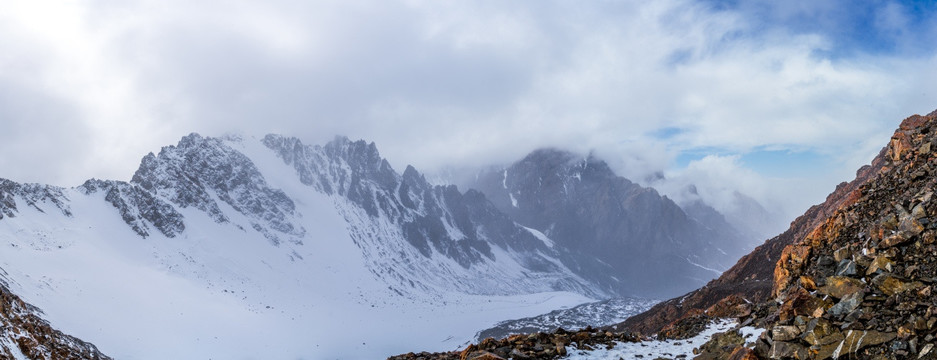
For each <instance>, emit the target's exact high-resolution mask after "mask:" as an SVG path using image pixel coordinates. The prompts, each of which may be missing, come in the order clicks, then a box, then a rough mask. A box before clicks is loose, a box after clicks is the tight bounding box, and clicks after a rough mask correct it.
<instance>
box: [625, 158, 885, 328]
mask: <svg viewBox="0 0 937 360" xmlns="http://www.w3.org/2000/svg"><path fill="white" fill-rule="evenodd" d="M886 150H887V149H882V151H881V152H880V154H879V155H878V156H877V157H876V158H875V159H874V160H873V161H872V163H871V165H866V166H864V167H862V168H861V169H859V170H858V171H857V172H856V178H855V179H854V180H852V181H850V182H848V183H847V182H844V183H841V184H839V185H838V186H837V187H836V189H835V190H834V191H833V192H832V193H831V194H830V195H829V196H827V198H826V201H824V202H823V203H822V204H819V205H814V206H812V207H810V209H808V210H807V212H805V213H804V214H803V215H801V216H799V217H798V218H797V219H795V220H794V221H793V222H791V226H790V228H788V229H787V230H786V231H784V232H783V233H781V234H780V235H778V236H775V237H773V238H771V239H768V240H767V241H765V243H764V244H762V245H760V246H758V247H756V248H755V249H754V250H753V251H752V252H751V253H749V254H747V255H745V256H743V257H742V258H741V259H739V260H738V262H737V263H736V264H735V265H734V266H732V268H730V269H729V270H727V271H726V272H724V273H723V274H722V275H721V276H720V277H719V278H717V279H715V280H712V281H710V282H709V283H707V284H706V285H705V286H703V287H701V288H699V289H697V290H694V291H691V292H689V293H687V294H685V295H683V296H680V297H677V298H673V299H670V300H667V301H664V302H661V303H659V304H657V305H655V306H654V307H652V308H651V309H650V310H648V311H647V312H644V313H642V314H639V315H637V316H634V317H631V318H629V319H628V320H626V321H624V322H623V323H621V324H619V325H617V326H616V328H618V329H628V330H630V331H637V332H641V333H645V334H653V333H657V332H658V331H660V330H661V329H663V328H664V327H666V326H668V325H670V324H673V323H674V322H676V321H677V320H679V319H681V318H684V317H686V316H692V315H696V314H700V313H703V312H704V311H705V310H707V309H709V308H710V307H712V306H714V305H716V304H717V303H718V302H719V301H721V300H723V299H726V298H731V297H737V298H742V299H745V300H747V301H750V302H753V303H759V302H762V301H765V300H767V299H768V298H769V297H770V296H771V291H772V287H773V276H774V269H775V264H776V263H777V262H778V260H780V259H781V252H782V251H783V250H784V248H785V247H786V246H788V245H790V244H793V243H794V242H796V241H798V240H800V239H803V238H804V237H805V236H807V234H808V233H810V232H811V231H812V230H813V229H814V228H816V227H817V226H818V225H820V224H821V223H822V222H823V221H824V220H825V219H826V218H828V217H829V216H830V215H832V214H833V213H834V212H835V211H836V210H837V209H839V208H840V207H842V206H844V205H845V204H849V203H851V202H853V201H855V200H856V195H855V191H856V190H857V189H859V188H860V187H861V186H863V185H865V184H866V183H868V182H869V181H870V180H871V179H872V178H873V176H875V175H877V174H878V173H879V172H880V171H881V169H882V167H883V166H884V165H885V163H886V160H887V159H886Z"/></svg>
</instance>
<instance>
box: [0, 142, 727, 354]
mask: <svg viewBox="0 0 937 360" xmlns="http://www.w3.org/2000/svg"><path fill="white" fill-rule="evenodd" d="M469 186H470V188H467V190H464V191H463V190H460V189H459V188H458V187H457V186H455V185H434V184H431V183H430V182H429V181H427V180H426V177H425V176H424V175H423V174H421V173H420V172H419V171H417V170H416V169H415V168H413V167H407V168H406V169H405V170H404V171H403V172H402V173H398V172H396V171H395V170H394V169H393V168H392V167H391V166H390V164H389V162H388V161H387V160H386V159H384V158H382V157H381V155H380V154H379V152H378V150H377V147H376V145H375V144H373V143H366V142H364V141H351V140H349V139H347V138H343V137H338V138H336V139H335V140H333V141H331V142H329V143H327V144H325V145H323V146H319V145H307V144H303V143H302V142H301V140H299V139H296V138H290V137H285V136H280V135H268V136H265V137H263V138H242V137H237V136H227V137H221V138H213V137H203V136H201V135H198V134H191V135H188V136H185V137H184V138H182V139H181V140H180V141H179V142H178V144H176V145H173V146H166V147H163V148H162V149H161V150H160V151H159V152H158V153H155V154H154V153H150V154H148V155H146V156H144V157H143V159H142V161H141V164H140V166H139V168H138V170H137V171H136V172H135V173H134V174H133V176H132V178H131V179H130V181H116V180H98V179H91V180H88V181H86V182H85V183H83V184H81V185H80V186H77V187H74V188H62V187H56V186H49V185H40V184H20V183H16V182H13V181H10V180H0V244H4V245H3V246H8V249H7V250H6V251H4V252H2V253H0V268H2V269H4V270H5V272H4V273H3V274H2V276H0V279H2V280H3V281H4V282H5V284H6V285H7V288H5V290H9V291H7V292H9V293H10V296H17V295H18V296H19V297H21V298H22V299H23V300H24V301H22V304H24V305H20V307H22V308H23V309H26V310H27V311H26V312H27V314H28V315H29V316H33V317H35V318H36V319H39V320H41V319H48V320H49V321H50V322H51V324H52V326H54V327H56V328H58V329H61V330H63V331H64V332H65V333H68V334H73V335H76V336H78V337H80V338H82V339H83V340H87V341H90V342H92V343H94V344H96V345H97V346H100V347H101V349H103V350H102V351H103V352H104V353H107V354H108V355H111V356H114V357H116V358H167V357H175V358H178V357H199V356H202V357H209V356H211V357H232V356H248V357H265V356H266V357H269V356H272V357H295V356H297V355H299V356H313V357H323V356H325V357H330V356H331V357H336V356H341V355H343V354H346V355H347V354H349V353H353V354H359V356H362V357H371V356H381V355H382V356H386V355H389V354H392V353H394V352H395V351H400V350H403V349H405V348H407V347H412V346H414V345H418V346H422V345H420V344H413V343H407V342H406V339H409V338H412V337H411V336H407V335H406V334H392V335H387V333H388V332H389V330H388V329H389V328H392V327H393V326H396V325H395V324H400V323H403V322H407V323H411V324H412V325H413V326H415V327H416V328H421V327H422V329H424V330H423V331H424V332H425V333H427V334H429V335H427V337H428V340H426V341H427V342H426V343H425V346H428V347H436V348H439V347H449V346H456V345H458V344H460V343H461V342H463V341H466V340H470V339H471V338H472V336H473V335H474V332H475V331H478V330H480V329H483V328H486V327H489V326H491V325H493V324H494V323H496V322H498V321H501V320H504V319H508V318H516V317H523V316H533V315H537V314H540V313H543V312H546V311H549V310H553V309H556V308H559V307H561V306H571V305H576V304H580V303H583V302H585V301H587V300H588V299H608V298H612V297H616V296H623V295H638V296H644V297H648V296H667V295H673V294H676V293H680V292H682V291H686V290H688V289H691V288H693V287H695V286H699V285H701V284H703V283H705V281H707V280H708V279H711V278H713V277H715V276H717V275H718V274H719V273H720V271H721V270H723V269H726V268H727V267H728V264H731V261H732V260H733V258H734V256H735V255H734V254H737V253H738V251H739V249H741V248H742V246H743V244H744V239H742V237H741V236H740V235H739V232H738V231H736V230H734V229H733V228H732V227H731V226H730V225H728V223H726V222H725V221H724V219H723V218H721V216H719V215H718V214H717V213H715V211H714V210H711V208H709V209H707V208H706V207H705V205H700V207H701V208H702V210H703V211H702V212H708V213H709V214H710V215H712V216H709V217H707V218H705V219H707V220H705V221H704V220H702V219H703V218H701V217H692V216H690V215H688V214H687V212H685V211H684V209H682V208H681V207H679V206H677V205H676V204H675V203H674V202H673V201H671V200H670V199H668V198H666V197H664V196H661V195H659V194H658V193H657V192H656V191H654V190H653V189H650V188H645V187H642V186H639V185H637V184H634V183H632V182H630V181H628V180H627V179H624V178H621V177H618V176H616V175H615V174H614V173H613V172H612V171H611V170H610V169H609V167H608V165H607V164H605V163H604V162H603V161H601V160H599V159H596V158H594V157H591V156H586V157H579V156H576V155H574V154H572V153H568V152H564V151H559V150H555V149H545V150H540V151H536V152H534V153H532V154H530V155H529V156H527V157H526V158H524V159H522V160H520V161H518V162H517V163H515V164H513V165H511V166H509V167H506V168H504V169H500V170H498V171H485V172H482V173H480V174H479V175H478V177H477V181H476V182H474V183H472V184H470V185H469ZM697 210H699V209H697ZM695 213H696V214H698V213H700V211H696V212H695ZM7 244H8V245H7ZM13 293H15V294H16V295H13ZM17 299H19V298H17ZM16 301H20V300H16ZM26 304H32V305H26ZM481 311H484V312H485V313H486V314H487V315H486V316H478V315H477V314H478V313H479V312H481ZM131 319H132V320H131ZM39 320H36V321H39ZM42 321H45V320H42ZM258 328H260V329H264V332H263V334H261V335H258V334H257V333H256V331H255V329H258ZM440 328H442V329H444V330H439V329H440ZM65 333H63V332H58V331H57V330H56V332H48V331H47V332H45V333H43V334H53V335H43V336H47V337H49V336H51V337H52V338H53V339H54V341H52V342H51V343H64V344H71V345H73V346H72V348H70V349H71V350H69V351H71V353H72V354H77V355H74V356H75V357H76V358H91V357H102V358H103V357H104V355H101V352H99V351H97V350H96V348H95V347H94V346H93V345H90V344H87V343H84V342H83V341H81V340H77V339H75V338H72V337H70V336H69V335H65ZM430 333H431V334H430ZM27 338H29V336H25V337H24V336H21V335H15V334H14V335H11V334H10V333H7V335H5V337H4V338H3V339H2V340H3V341H0V344H3V346H4V349H6V351H7V352H8V353H15V352H16V351H20V352H22V353H23V354H27V355H28V354H29V352H30V351H38V350H36V348H37V347H38V346H46V345H31V344H35V343H33V342H24V341H25V340H22V339H27ZM310 339H313V340H310ZM369 340H371V341H369ZM47 343H48V342H47ZM14 344H15V346H14ZM24 344H25V345H24ZM38 344H44V343H43V342H38ZM421 344H422V343H421ZM43 349H47V350H48V349H52V348H50V347H48V346H46V347H45V348H43ZM43 351H46V350H43ZM48 351H52V350H48ZM82 354H83V355H82ZM89 354H90V355H89ZM70 356H71V355H70ZM27 357H32V356H27Z"/></svg>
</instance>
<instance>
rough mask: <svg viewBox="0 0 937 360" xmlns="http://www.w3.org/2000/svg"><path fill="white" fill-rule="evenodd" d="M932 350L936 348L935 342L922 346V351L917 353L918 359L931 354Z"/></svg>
mask: <svg viewBox="0 0 937 360" xmlns="http://www.w3.org/2000/svg"><path fill="white" fill-rule="evenodd" d="M931 350H934V344H927V345H924V347H923V348H921V353H919V354H917V357H918V359H920V358H923V357H924V356H926V355H927V354H930V352H931Z"/></svg>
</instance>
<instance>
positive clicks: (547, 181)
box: [467, 149, 750, 297]
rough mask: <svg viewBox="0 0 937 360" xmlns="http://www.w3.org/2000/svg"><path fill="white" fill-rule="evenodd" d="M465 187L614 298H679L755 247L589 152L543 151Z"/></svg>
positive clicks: (699, 210)
mask: <svg viewBox="0 0 937 360" xmlns="http://www.w3.org/2000/svg"><path fill="white" fill-rule="evenodd" d="M467 186H469V187H472V188H475V189H478V190H479V191H481V192H483V193H484V194H485V195H487V196H488V198H489V199H490V200H491V202H492V203H493V204H494V205H495V206H496V207H497V208H498V209H500V210H501V211H503V212H504V213H505V214H508V215H509V216H511V218H512V219H514V220H515V221H517V222H518V223H520V224H522V225H524V226H527V227H530V228H532V229H536V230H538V231H540V232H541V233H543V234H545V235H546V236H548V237H549V238H550V239H552V240H553V241H554V242H555V248H556V249H559V250H560V260H561V261H562V262H563V264H566V265H567V266H568V267H569V268H571V269H573V270H574V271H575V272H576V273H577V274H579V275H580V276H582V277H583V278H586V279H588V280H589V281H591V282H593V283H596V284H600V285H601V286H603V289H606V290H607V291H609V292H614V293H618V294H623V295H635V296H642V297H649V296H651V297H653V296H674V295H677V294H680V293H683V292H685V291H688V290H691V289H693V288H696V287H699V286H701V285H703V284H705V283H706V282H707V281H709V280H710V279H713V278H715V277H717V276H719V274H720V273H721V272H722V271H724V270H725V269H728V268H729V267H730V266H731V265H732V264H734V263H735V261H736V260H737V259H738V257H739V256H741V255H742V254H743V252H744V251H746V250H748V249H747V246H746V245H747V244H748V243H750V239H746V238H745V237H744V236H743V235H742V234H741V233H739V232H738V231H737V230H735V229H734V228H733V227H732V226H731V225H729V224H728V223H727V222H726V221H725V219H724V218H722V215H720V214H718V212H716V211H715V210H713V209H712V208H710V207H708V206H706V205H705V204H698V205H697V207H696V208H695V209H694V210H695V211H693V212H692V213H691V214H688V213H687V212H686V211H684V209H682V208H681V207H680V206H678V205H677V204H676V203H674V202H673V201H671V200H670V199H668V198H667V197H666V196H661V195H660V194H659V193H658V192H657V191H655V190H654V189H651V188H646V187H642V186H640V185H638V184H635V183H633V182H631V181H629V180H627V179H625V178H623V177H620V176H617V175H615V173H614V172H613V171H612V170H611V169H610V168H609V166H608V165H607V164H606V163H605V162H604V161H602V160H600V159H597V158H595V157H593V156H577V155H575V154H572V153H569V152H566V151H561V150H556V149H542V150H538V151H534V152H533V153H531V154H529V155H527V156H526V157H525V158H524V159H521V160H519V161H517V162H516V163H514V164H512V165H510V166H507V167H504V168H497V169H493V170H488V171H484V172H482V173H481V174H479V175H478V176H477V177H476V178H475V179H474V181H473V182H471V183H470V184H468V185H467ZM703 215H705V216H703ZM596 259H598V261H596Z"/></svg>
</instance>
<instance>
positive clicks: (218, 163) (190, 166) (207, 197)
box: [131, 134, 306, 244]
mask: <svg viewBox="0 0 937 360" xmlns="http://www.w3.org/2000/svg"><path fill="white" fill-rule="evenodd" d="M131 182H132V183H134V184H139V186H140V187H141V188H143V189H146V190H148V191H150V192H153V193H154V194H156V195H158V196H160V197H162V198H165V199H168V200H170V201H171V202H172V203H173V204H175V205H177V206H179V207H181V208H187V207H194V208H197V209H199V210H202V211H204V212H206V213H207V214H208V215H209V216H211V218H212V219H213V220H215V222H218V223H226V222H229V221H230V215H228V214H226V213H225V211H223V210H222V204H223V205H227V206H229V207H230V208H231V209H233V210H234V211H235V212H237V213H240V214H243V215H245V216H246V217H247V219H248V224H237V225H236V226H239V227H241V228H244V225H247V226H249V227H250V228H253V229H254V230H256V231H257V232H259V233H261V234H263V235H264V237H266V238H267V239H269V240H270V241H271V242H273V243H274V244H279V243H280V242H281V241H282V240H284V239H285V240H287V241H289V242H292V243H301V242H302V237H303V236H304V234H305V232H306V230H305V229H304V228H302V227H301V226H297V225H295V224H294V222H295V214H294V210H295V205H294V204H293V201H292V200H291V199H290V198H289V197H287V196H286V194H284V193H283V192H282V191H280V190H277V189H273V188H271V187H269V186H267V183H266V181H265V179H264V177H263V175H262V174H261V173H260V172H259V171H258V170H257V167H256V166H255V165H254V164H253V162H251V160H250V159H249V158H247V156H245V155H244V154H242V153H240V152H238V151H236V150H234V149H232V148H231V147H230V146H227V145H225V143H224V142H223V141H222V140H221V139H215V138H203V137H202V136H200V135H198V134H191V135H188V136H186V137H184V138H182V140H181V141H179V144H178V145H177V146H167V147H164V148H163V149H162V150H160V152H159V155H158V156H157V155H153V153H150V154H148V155H146V156H145V157H144V158H143V161H142V162H141V164H140V168H139V169H138V170H137V172H136V173H135V174H134V175H133V179H132V180H131Z"/></svg>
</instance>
